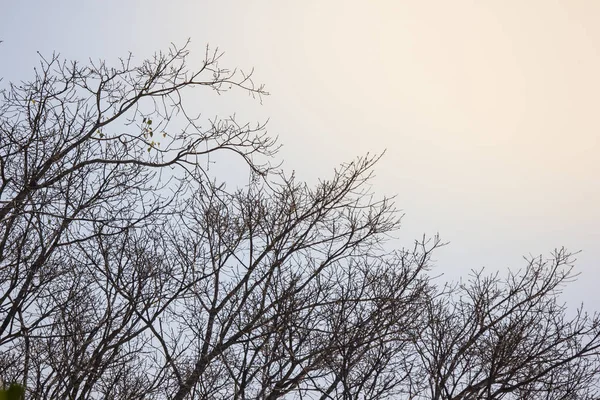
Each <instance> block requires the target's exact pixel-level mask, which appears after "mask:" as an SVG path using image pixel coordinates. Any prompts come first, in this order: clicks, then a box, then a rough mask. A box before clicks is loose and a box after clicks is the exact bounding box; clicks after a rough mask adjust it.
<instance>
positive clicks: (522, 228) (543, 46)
mask: <svg viewBox="0 0 600 400" xmlns="http://www.w3.org/2000/svg"><path fill="white" fill-rule="evenodd" d="M166 4H168V6H167V7H166V6H165V5H166ZM0 5H1V8H0V9H1V10H2V24H1V25H0V40H4V43H2V44H0V59H1V60H2V63H0V75H1V76H3V77H5V79H8V80H18V79H26V78H28V77H31V70H32V67H33V65H34V64H35V63H36V62H37V54H36V51H40V52H41V53H42V54H45V55H48V54H50V53H51V52H52V51H57V52H60V53H61V54H62V55H63V56H64V57H67V58H70V59H77V60H80V61H85V60H86V59H88V58H90V57H91V58H94V59H98V58H103V59H107V60H108V61H109V62H110V61H114V60H116V58H117V57H119V56H124V55H126V54H127V52H129V51H132V52H133V53H134V55H135V56H136V57H137V59H138V60H142V59H143V58H144V57H147V56H149V55H150V54H151V53H152V52H153V51H155V50H160V49H166V48H167V46H168V45H169V43H170V42H175V43H180V44H182V43H184V42H185V40H186V39H187V38H188V37H189V38H191V39H192V47H191V50H192V52H193V56H194V57H195V58H196V59H197V60H200V59H201V57H202V54H203V49H204V46H205V44H206V43H210V44H211V45H212V46H219V47H220V48H221V49H222V50H224V51H225V52H226V56H225V59H224V63H225V64H227V65H229V66H239V67H242V68H244V69H250V68H251V67H254V68H255V70H256V75H255V77H256V80H258V81H260V82H263V83H265V84H266V85H267V90H269V91H270V92H271V93H272V95H271V96H270V97H268V98H266V99H265V100H264V103H263V105H260V104H259V103H258V102H256V101H252V100H251V99H249V98H247V96H245V95H242V94H235V93H230V94H227V95H225V96H221V97H217V96H214V95H213V94H212V93H210V92H206V93H201V92H198V96H197V98H196V97H194V99H192V101H194V102H196V104H194V106H195V107H197V109H198V110H199V111H203V112H205V115H208V116H210V115H214V114H215V113H222V114H229V113H232V112H237V114H238V116H239V117H240V118H241V119H245V120H249V121H254V120H265V119H266V118H270V120H271V122H270V125H269V131H270V132H271V133H273V134H276V135H279V137H280V140H281V143H282V144H283V145H284V147H283V149H282V151H281V153H280V155H279V157H280V158H281V159H284V160H285V164H284V166H285V167H287V168H289V169H290V170H291V169H294V170H296V172H297V174H298V176H299V177H301V178H304V179H307V180H314V179H316V177H318V176H326V175H328V174H329V173H330V171H331V170H332V168H333V167H334V166H335V165H337V164H339V163H340V162H343V161H348V160H350V159H352V158H353V157H354V156H357V155H361V154H364V153H365V152H366V151H371V152H380V151H383V150H384V149H387V155H386V156H385V158H384V159H383V160H382V161H381V163H380V164H379V166H378V168H377V178H376V180H375V185H374V190H375V191H376V192H377V193H379V194H382V195H383V194H386V195H397V203H398V206H399V207H400V208H401V209H403V211H404V212H405V213H406V216H405V218H404V227H403V229H402V230H401V231H400V232H399V238H400V241H401V242H402V243H404V244H407V245H408V244H410V242H411V240H412V239H414V238H417V237H419V236H420V235H422V234H423V233H427V234H435V233H436V232H439V233H440V234H441V236H442V238H443V239H444V240H447V241H450V242H451V244H450V245H449V246H448V247H446V248H444V249H442V250H441V251H439V252H438V254H437V257H436V258H437V260H438V263H437V264H438V267H437V271H438V272H443V273H446V274H447V276H451V277H457V276H459V275H461V274H465V273H466V272H468V270H470V269H471V268H480V267H482V266H486V267H488V268H490V269H492V270H495V269H505V268H507V267H512V268H518V267H520V266H522V265H523V262H522V259H521V257H522V256H523V255H527V254H530V253H531V254H539V253H544V254H548V253H549V252H550V251H551V250H552V249H554V248H555V247H560V246H563V245H564V246H566V247H568V248H569V249H571V250H583V252H582V253H581V254H580V255H579V257H578V259H579V262H578V270H579V271H581V272H582V273H583V276H582V278H581V279H580V280H579V281H578V282H577V283H576V284H574V285H573V286H572V288H571V289H570V290H569V291H568V299H569V300H570V301H572V302H579V301H585V302H586V303H588V306H589V308H595V307H596V306H595V305H596V304H598V303H600V301H599V300H600V291H598V290H597V289H596V287H597V284H596V282H597V280H598V279H599V278H600V272H598V271H599V269H598V268H599V265H598V264H599V263H598V261H599V260H600V246H599V245H598V244H599V243H600V206H599V204H600V179H599V178H598V173H599V172H600V157H599V156H598V153H599V151H600V131H599V129H600V118H599V115H600V112H599V111H598V110H599V106H600V97H599V96H600V76H599V74H598V71H599V70H600V27H599V26H598V24H597V21H598V20H599V17H600V3H598V2H595V1H589V2H584V1H576V0H565V1H562V2H559V1H556V2H549V1H542V0H540V1H527V2H524V1H517V0H515V1H478V2H473V1H461V0H457V1H452V2H448V1H441V0H440V1H391V0H390V1H370V2H366V1H363V2H357V1H341V0H340V1H302V2H298V1H297V2H292V1H265V0H262V1H220V2H201V1H171V2H169V3H166V2H164V1H161V2H159V1H137V2H135V1H127V2H125V1H86V2H82V1H53V2H45V1H44V2H43V1H37V2H34V1H6V0H2V1H1V4H0Z"/></svg>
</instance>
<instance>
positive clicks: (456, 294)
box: [0, 47, 600, 400]
mask: <svg viewBox="0 0 600 400" xmlns="http://www.w3.org/2000/svg"><path fill="white" fill-rule="evenodd" d="M187 57H188V52H187V50H186V47H184V48H175V47H173V48H172V49H171V50H170V51H169V52H167V53H164V54H162V53H159V54H157V55H155V56H154V57H153V58H152V59H149V60H146V61H144V62H142V63H141V65H139V66H134V65H133V64H132V58H131V57H128V58H126V59H123V60H121V61H120V62H119V63H118V64H119V65H118V67H115V68H113V67H110V66H108V65H106V64H105V63H103V62H100V63H93V62H90V63H89V65H87V66H80V65H79V64H77V63H67V62H64V61H62V60H61V59H60V58H59V57H58V56H54V57H52V58H51V59H49V60H46V59H43V58H42V59H41V63H40V67H39V68H38V69H37V70H36V74H35V79H34V80H33V81H32V82H28V83H22V84H20V85H9V86H8V87H6V88H5V89H4V91H3V92H2V95H3V98H2V103H1V104H0V179H1V184H0V201H1V202H0V288H1V291H0V377H2V379H3V380H4V382H18V383H21V384H22V385H23V386H24V387H25V388H26V393H27V397H28V398H32V399H95V398H98V399H99V398H111V399H177V400H183V399H208V398H210V399H213V398H216V399H219V398H222V399H230V398H234V399H277V398H310V399H384V398H407V399H408V398H418V397H419V396H420V397H421V398H436V399H438V398H439V399H442V398H443V399H451V398H452V399H453V398H457V399H458V398H464V399H467V398H476V397H477V398H482V397H483V398H501V397H502V396H505V395H512V396H513V397H514V396H516V397H519V398H521V397H523V398H528V397H527V396H530V398H542V397H544V396H548V398H558V397H561V396H560V393H562V394H563V395H562V397H561V398H565V397H568V396H570V395H575V394H576V395H578V396H583V393H584V392H585V390H588V392H586V393H588V394H590V395H591V393H592V391H591V389H589V388H590V385H591V382H593V380H594V379H595V377H596V373H597V368H598V360H597V348H598V343H600V339H599V338H598V335H597V331H598V329H597V328H598V322H597V318H596V317H593V318H590V317H587V316H585V315H584V314H583V313H580V314H578V315H577V316H576V317H575V319H572V320H567V319H566V317H565V309H564V308H563V307H560V306H558V305H557V303H556V295H557V288H559V287H560V285H561V284H562V283H564V282H566V281H567V280H568V278H569V277H570V276H571V275H570V272H569V271H570V270H566V271H565V270H563V269H562V266H563V264H565V263H566V262H567V260H568V257H566V253H559V254H557V255H556V267H554V268H549V267H548V265H547V264H546V263H541V262H539V263H537V264H536V263H535V262H532V263H530V265H529V267H528V268H527V269H526V270H525V271H523V273H522V274H515V275H511V276H510V278H509V281H508V282H507V284H506V286H502V285H501V284H500V283H499V281H498V279H497V278H485V277H483V276H482V275H476V276H474V277H473V281H472V284H471V285H463V286H459V287H457V288H454V289H453V290H452V291H448V290H445V289H442V290H440V289H438V288H437V287H436V286H435V285H433V283H432V282H431V280H430V279H429V278H428V275H427V271H428V269H429V267H430V257H431V253H432V251H434V250H435V249H436V248H437V247H438V246H440V245H441V243H440V241H439V239H438V238H437V237H435V238H433V239H431V240H426V239H423V240H422V241H419V242H417V243H416V245H415V247H414V248H412V249H410V250H400V251H392V250H390V246H389V245H388V244H386V240H387V239H388V237H389V236H390V234H391V233H393V232H394V231H395V230H396V229H397V228H398V227H399V222H400V220H399V214H398V212H397V211H396V209H395V208H394V205H393V202H392V201H391V200H390V199H386V198H383V199H380V200H377V199H376V198H375V197H373V195H372V194H371V192H370V190H369V183H368V182H369V179H370V177H371V174H372V170H373V166H374V164H375V163H376V162H377V160H378V157H377V156H375V157H373V156H368V155H367V156H366V157H362V158H358V159H356V160H355V161H353V162H351V163H348V164H344V165H342V166H340V167H339V168H338V169H337V170H336V171H334V173H333V175H332V177H331V178H330V179H328V180H323V181H321V182H319V183H318V184H317V185H315V186H314V187H310V186H308V185H306V184H304V183H301V182H297V181H296V179H295V178H294V176H287V175H285V174H284V173H283V172H281V171H278V170H276V169H275V168H272V167H271V165H270V164H269V161H270V160H271V159H272V156H273V155H274V154H275V152H276V151H277V143H276V141H275V140H274V139H272V138H271V137H269V136H268V135H267V134H266V132H265V130H264V126H263V125H261V124H257V125H249V124H240V123H238V122H237V121H236V120H235V119H234V118H227V119H222V120H204V119H201V118H199V117H196V116H195V115H194V114H192V113H191V112H189V111H188V110H187V109H186V108H185V107H184V103H185V101H183V96H184V92H187V91H189V90H192V89H193V88H195V87H198V86H200V87H202V86H206V87H209V88H211V89H214V90H215V91H217V92H218V93H221V92H224V91H226V90H228V89H230V88H238V89H240V90H244V91H247V92H248V93H250V94H251V95H253V96H255V97H261V96H263V95H266V94H267V93H266V92H265V90H264V88H263V87H262V86H256V85H254V83H253V81H252V74H244V73H243V72H241V71H239V72H238V71H236V70H233V71H228V70H226V69H223V68H222V67H220V66H219V60H220V53H218V52H216V51H209V50H208V49H207V51H206V53H205V60H204V62H203V64H202V65H201V66H200V68H199V69H197V70H191V69H189V67H188V66H187ZM203 126H205V127H204V128H203ZM217 152H221V153H231V154H232V155H234V156H235V157H237V158H238V159H242V160H244V161H245V164H246V165H247V171H248V173H249V174H250V175H251V176H252V177H253V179H251V180H249V182H248V185H246V186H244V187H240V188H231V189H230V188H227V186H225V184H224V183H225V182H223V181H222V180H218V179H217V177H215V176H211V175H210V174H209V171H207V168H206V167H205V166H206V165H207V157H209V156H210V155H211V154H213V153H217ZM538 331H539V332H538ZM536 332H538V333H537V334H536ZM586 388H587V389H586ZM536 396H537V397H536ZM552 396H554V397H552Z"/></svg>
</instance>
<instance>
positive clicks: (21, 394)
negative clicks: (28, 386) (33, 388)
mask: <svg viewBox="0 0 600 400" xmlns="http://www.w3.org/2000/svg"><path fill="white" fill-rule="evenodd" d="M24 399H25V388H23V386H21V385H19V384H18V383H13V384H11V385H10V386H9V387H8V389H0V400H24Z"/></svg>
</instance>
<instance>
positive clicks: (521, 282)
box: [416, 249, 600, 399]
mask: <svg viewBox="0 0 600 400" xmlns="http://www.w3.org/2000/svg"><path fill="white" fill-rule="evenodd" d="M572 261H573V259H572V254H570V253H568V252H567V251H566V250H564V249H561V250H558V251H556V252H555V253H554V254H553V256H552V258H551V259H549V260H544V259H542V258H541V257H540V258H534V259H527V266H526V267H525V269H523V270H520V271H517V272H514V273H513V272H510V273H509V274H508V276H507V277H506V278H505V279H500V277H499V275H498V274H497V273H496V274H494V275H490V276H485V275H483V273H482V272H476V273H473V275H472V276H471V277H470V279H469V281H468V282H466V283H461V284H459V285H458V286H456V287H454V288H452V289H451V290H449V291H446V292H442V293H438V294H437V296H436V298H435V299H434V300H432V302H431V303H430V305H429V307H428V308H427V313H426V314H425V315H426V321H425V324H424V325H425V326H426V327H427V328H426V329H425V331H424V332H422V333H421V336H420V338H419V340H418V341H417V342H416V343H417V346H416V348H417V351H418V353H419V356H420V358H421V360H422V362H423V370H422V373H421V379H422V382H423V383H425V382H426V384H425V386H426V387H427V388H428V390H427V391H426V392H425V393H426V395H425V396H424V397H425V398H431V399H502V398H507V399H593V398H597V396H598V392H597V386H596V384H597V381H598V376H599V375H598V374H599V372H600V369H599V368H600V363H599V352H598V350H599V349H600V318H599V316H598V315H597V314H594V315H593V316H590V315H588V314H586V313H584V312H583V310H582V309H579V310H577V311H576V313H575V314H574V315H573V316H572V317H570V318H569V316H568V312H567V311H568V310H567V309H566V307H565V306H564V305H563V304H561V303H559V302H558V296H559V294H560V291H561V289H562V287H563V285H564V284H566V283H568V282H569V281H571V280H572V279H573V278H574V277H575V275H574V273H573V266H572Z"/></svg>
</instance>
